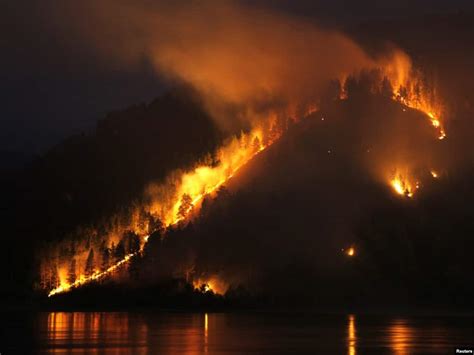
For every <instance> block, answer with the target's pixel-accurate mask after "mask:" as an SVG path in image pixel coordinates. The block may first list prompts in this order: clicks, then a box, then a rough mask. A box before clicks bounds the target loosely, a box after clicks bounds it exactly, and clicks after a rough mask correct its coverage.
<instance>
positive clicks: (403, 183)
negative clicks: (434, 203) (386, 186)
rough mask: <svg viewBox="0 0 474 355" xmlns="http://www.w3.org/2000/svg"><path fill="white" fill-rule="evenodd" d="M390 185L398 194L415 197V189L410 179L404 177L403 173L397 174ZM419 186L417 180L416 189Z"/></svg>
mask: <svg viewBox="0 0 474 355" xmlns="http://www.w3.org/2000/svg"><path fill="white" fill-rule="evenodd" d="M390 185H391V186H392V188H393V190H394V191H395V192H396V193H397V194H399V195H401V196H406V197H413V194H414V189H413V187H412V184H411V183H410V182H409V181H408V179H406V178H404V177H402V176H401V175H397V176H395V177H394V178H393V179H392V180H391V181H390ZM419 187H420V185H419V183H418V182H416V183H415V189H418V188H419Z"/></svg>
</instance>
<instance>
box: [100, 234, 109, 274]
mask: <svg viewBox="0 0 474 355" xmlns="http://www.w3.org/2000/svg"><path fill="white" fill-rule="evenodd" d="M100 255H101V258H102V260H101V264H100V270H101V271H105V270H107V269H108V268H109V265H110V249H109V248H108V247H107V244H106V243H105V241H103V242H102V244H101V246H100Z"/></svg>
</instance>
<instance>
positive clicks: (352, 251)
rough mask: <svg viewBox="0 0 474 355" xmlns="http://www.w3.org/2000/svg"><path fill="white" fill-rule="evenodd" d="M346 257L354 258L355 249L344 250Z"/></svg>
mask: <svg viewBox="0 0 474 355" xmlns="http://www.w3.org/2000/svg"><path fill="white" fill-rule="evenodd" d="M346 255H348V256H354V255H355V248H354V247H350V248H349V249H347V250H346Z"/></svg>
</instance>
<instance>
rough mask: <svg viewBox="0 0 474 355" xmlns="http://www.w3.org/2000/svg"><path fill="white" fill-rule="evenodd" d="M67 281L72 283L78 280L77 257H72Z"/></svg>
mask: <svg viewBox="0 0 474 355" xmlns="http://www.w3.org/2000/svg"><path fill="white" fill-rule="evenodd" d="M67 282H68V284H69V285H72V284H73V283H74V282H76V259H72V260H71V263H70V264H69V269H68V272H67Z"/></svg>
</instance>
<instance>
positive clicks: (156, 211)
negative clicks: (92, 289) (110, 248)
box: [48, 117, 279, 296]
mask: <svg viewBox="0 0 474 355" xmlns="http://www.w3.org/2000/svg"><path fill="white" fill-rule="evenodd" d="M275 124H276V119H275V117H272V119H271V120H269V125H268V126H267V127H268V132H266V133H267V135H264V132H263V130H262V129H261V128H256V129H253V130H252V131H251V132H249V133H247V134H243V135H242V136H241V137H240V138H239V139H237V138H234V139H232V140H231V141H230V142H229V143H228V144H226V145H225V146H224V147H222V148H221V149H220V150H219V151H218V153H217V157H218V161H219V162H218V163H217V164H216V165H213V166H212V165H211V166H210V165H207V166H206V165H202V166H198V167H196V168H195V169H194V170H192V171H191V172H186V173H182V174H181V176H180V177H179V178H178V179H177V180H175V179H169V182H168V183H167V184H164V185H159V186H153V187H151V188H150V191H149V193H150V195H151V197H152V203H151V205H149V206H146V207H145V206H144V207H143V208H145V209H147V210H148V211H147V212H148V213H150V214H151V215H153V216H156V218H159V220H161V221H162V222H163V223H164V226H165V227H166V228H169V227H171V226H174V225H176V224H178V223H179V222H182V221H185V220H186V219H187V218H188V217H189V216H190V214H191V212H192V210H193V208H195V207H197V206H198V204H199V203H200V202H201V201H202V199H203V198H204V197H205V196H207V195H209V194H212V193H213V192H215V191H216V190H218V189H219V188H220V187H221V186H223V185H224V184H225V183H226V182H227V181H228V180H229V179H231V178H232V177H233V175H234V174H235V173H236V172H237V171H238V170H239V169H240V168H241V167H242V166H244V165H245V164H247V162H248V161H250V160H251V159H252V158H253V157H254V156H256V155H257V154H259V153H260V152H262V151H263V150H264V149H265V148H267V147H268V146H270V145H271V144H273V142H274V141H275V140H276V139H278V138H279V134H278V133H277V132H276V128H275ZM270 132H271V133H272V135H271V136H270V137H269V136H268V134H269V133H270ZM130 227H131V226H130ZM148 228H149V227H148V226H147V227H146V228H145V229H148ZM137 232H138V233H141V234H142V236H141V243H140V248H139V249H138V250H136V251H134V252H132V253H128V254H126V255H125V256H124V257H123V258H122V259H120V260H118V261H117V262H116V263H114V264H113V265H111V266H109V267H107V268H106V269H105V270H103V271H99V270H95V271H94V272H93V273H92V274H91V275H88V276H86V275H84V274H81V275H80V276H79V277H78V278H77V279H76V280H75V281H74V282H70V283H68V282H67V281H66V278H65V277H60V285H59V286H58V287H56V288H54V289H52V290H51V291H50V292H49V294H48V296H53V295H55V294H58V293H62V292H66V291H69V290H71V289H72V288H74V287H80V286H82V285H84V284H87V283H89V282H93V281H96V280H99V279H102V278H104V277H107V276H108V275H110V274H112V273H114V272H115V271H117V269H118V268H119V267H120V266H122V265H123V264H125V263H127V262H128V261H129V260H130V259H132V258H133V257H135V256H137V255H138V254H139V253H141V251H142V250H143V248H144V247H145V245H146V243H147V242H148V237H149V235H143V231H139V230H137ZM62 274H63V275H64V274H65V273H64V272H63V273H62Z"/></svg>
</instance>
